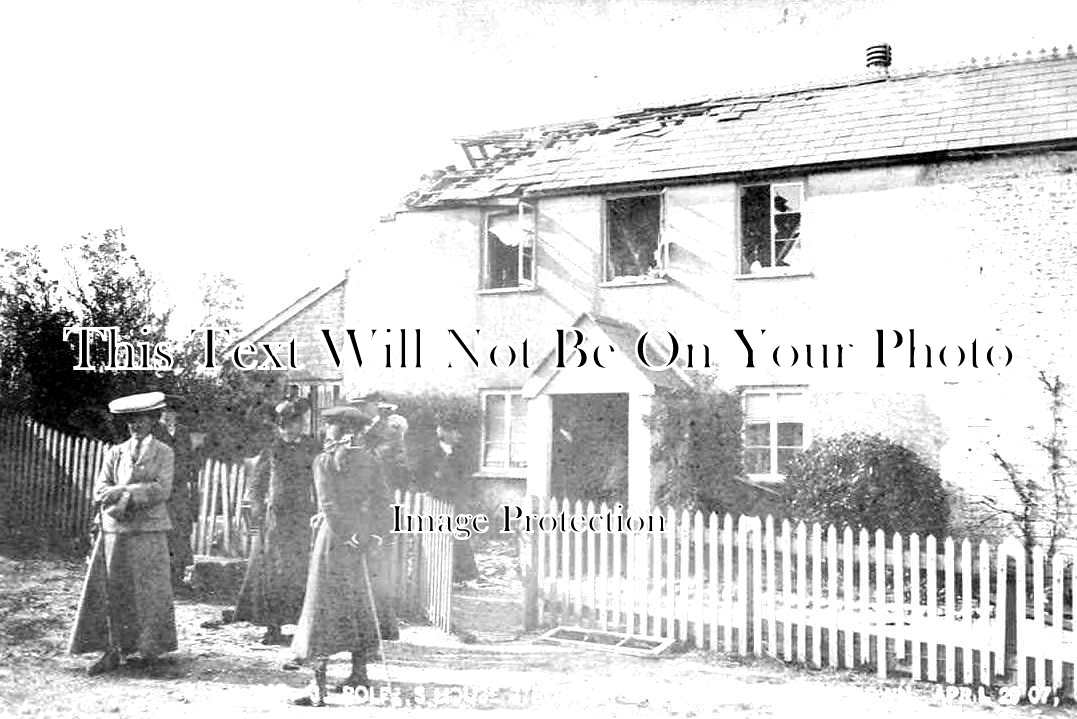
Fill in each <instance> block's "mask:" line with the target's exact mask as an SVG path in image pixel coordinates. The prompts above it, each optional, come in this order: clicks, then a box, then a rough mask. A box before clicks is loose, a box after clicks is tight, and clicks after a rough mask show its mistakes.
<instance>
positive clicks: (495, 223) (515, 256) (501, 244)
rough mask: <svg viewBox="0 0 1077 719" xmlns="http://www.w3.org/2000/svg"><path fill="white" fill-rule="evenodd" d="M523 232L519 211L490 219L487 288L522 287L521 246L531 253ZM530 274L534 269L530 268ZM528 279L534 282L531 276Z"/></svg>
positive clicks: (487, 240) (494, 215)
mask: <svg viewBox="0 0 1077 719" xmlns="http://www.w3.org/2000/svg"><path fill="white" fill-rule="evenodd" d="M525 239H527V238H526V234H525V233H524V232H521V230H520V221H519V218H518V217H517V214H516V213H515V212H503V213H498V214H490V215H487V216H486V273H485V276H486V283H485V285H484V286H485V288H486V289H497V288H500V287H516V286H517V285H519V271H520V246H521V244H523V245H524V246H525V248H526V249H525V252H528V253H530V251H531V247H530V242H525ZM525 267H526V268H527V272H528V273H530V269H531V268H530V266H528V265H526V263H525ZM526 279H530V277H527V278H526Z"/></svg>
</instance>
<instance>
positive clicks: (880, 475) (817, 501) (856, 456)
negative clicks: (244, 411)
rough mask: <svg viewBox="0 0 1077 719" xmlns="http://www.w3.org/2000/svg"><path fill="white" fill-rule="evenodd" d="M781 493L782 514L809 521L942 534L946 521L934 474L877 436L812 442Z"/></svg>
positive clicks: (908, 453)
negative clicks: (784, 508) (783, 507)
mask: <svg viewBox="0 0 1077 719" xmlns="http://www.w3.org/2000/svg"><path fill="white" fill-rule="evenodd" d="M783 494H784V498H785V506H786V512H787V513H788V514H789V515H790V516H791V517H794V518H796V519H803V520H805V521H809V522H824V523H832V524H837V525H839V526H840V525H842V524H848V525H850V526H853V527H856V526H862V527H866V528H868V529H870V530H876V529H882V530H884V531H886V532H902V533H905V532H919V533H925V534H926V533H932V534H945V533H946V530H947V525H948V520H949V507H948V502H947V495H946V492H945V490H944V489H943V486H942V480H941V479H940V478H939V475H938V473H937V472H935V471H934V470H933V469H931V468H930V467H928V466H927V465H925V464H924V463H923V462H922V461H921V460H920V458H919V457H917V456H916V454H915V453H914V452H912V451H911V450H908V449H906V448H905V447H902V446H901V445H899V444H895V443H894V442H891V441H890V440H888V439H885V438H883V437H880V436H878V435H866V434H858V433H852V434H844V435H841V436H840V437H835V438H832V439H824V440H819V441H816V442H815V443H813V444H812V446H811V447H809V448H808V449H807V450H806V451H805V452H804V453H803V454H802V455H800V456H799V457H798V458H797V459H796V460H795V462H794V464H793V466H792V467H791V468H790V470H789V471H788V472H787V473H786V478H785V485H784V487H783Z"/></svg>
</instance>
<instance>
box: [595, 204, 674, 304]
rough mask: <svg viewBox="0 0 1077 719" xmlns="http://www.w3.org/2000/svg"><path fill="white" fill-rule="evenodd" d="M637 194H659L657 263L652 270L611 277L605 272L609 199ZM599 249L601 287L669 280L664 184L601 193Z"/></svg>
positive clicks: (608, 247)
mask: <svg viewBox="0 0 1077 719" xmlns="http://www.w3.org/2000/svg"><path fill="white" fill-rule="evenodd" d="M636 197H657V198H658V238H657V250H658V266H657V267H655V269H654V272H653V274H646V275H621V276H618V277H610V276H609V275H608V272H609V270H610V269H611V268H610V262H609V258H610V213H609V203H610V202H611V201H614V200H627V199H632V198H636ZM601 221H602V228H601V229H602V252H601V256H602V257H601V262H602V268H601V270H600V272H601V275H600V285H601V286H603V287H620V286H624V285H645V284H664V283H666V282H668V274H669V260H670V257H669V255H670V253H669V242H668V239H667V236H668V233H667V230H666V190H665V188H663V189H660V190H642V191H635V192H614V193H607V194H605V195H603V196H602V212H601Z"/></svg>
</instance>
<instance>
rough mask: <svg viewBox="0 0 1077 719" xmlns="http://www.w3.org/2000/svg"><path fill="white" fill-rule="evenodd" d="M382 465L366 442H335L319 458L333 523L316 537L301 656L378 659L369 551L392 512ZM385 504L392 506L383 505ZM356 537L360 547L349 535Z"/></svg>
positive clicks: (296, 642) (298, 643) (297, 642)
mask: <svg viewBox="0 0 1077 719" xmlns="http://www.w3.org/2000/svg"><path fill="white" fill-rule="evenodd" d="M384 486H385V484H384V481H383V480H382V477H381V462H380V461H379V460H378V459H377V458H376V457H375V456H374V454H373V453H372V452H371V451H370V450H369V449H367V448H366V447H362V446H359V447H353V446H348V445H346V444H344V443H337V444H335V445H332V446H330V447H329V448H327V449H326V451H324V452H322V453H321V454H319V455H318V457H317V458H316V459H315V460H314V487H315V492H316V494H317V498H318V511H319V512H321V513H322V514H324V516H325V521H324V522H322V524H321V526H319V528H318V530H317V532H316V534H315V537H314V549H313V551H312V552H311V557H310V570H309V572H308V573H307V586H306V596H305V597H304V600H303V611H302V613H301V615H300V617H299V624H298V626H297V628H296V632H295V636H294V637H293V638H292V651H293V652H294V653H295V655H296V657H298V658H299V659H311V658H314V657H325V656H329V655H332V654H336V653H337V652H346V651H347V652H356V653H359V654H362V655H366V656H367V657H373V655H374V653H375V652H376V651H377V648H378V626H377V622H376V619H375V610H374V607H373V604H372V602H373V589H372V587H371V585H370V569H369V566H368V562H367V550H366V548H365V546H366V545H368V543H369V538H370V535H371V534H373V533H376V532H375V529H376V528H377V527H378V526H379V524H380V523H379V522H378V520H377V515H378V514H379V513H380V512H382V511H388V499H387V498H386V497H385V496H384V494H385V492H384ZM382 507H384V509H382ZM353 537H354V538H355V541H356V542H357V543H358V544H359V545H360V547H359V548H357V547H355V546H352V543H349V540H351V539H352V538H353Z"/></svg>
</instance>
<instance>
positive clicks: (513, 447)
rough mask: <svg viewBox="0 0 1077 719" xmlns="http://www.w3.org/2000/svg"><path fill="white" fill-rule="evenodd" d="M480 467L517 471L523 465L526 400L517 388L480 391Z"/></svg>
mask: <svg viewBox="0 0 1077 719" xmlns="http://www.w3.org/2000/svg"><path fill="white" fill-rule="evenodd" d="M481 395H482V470H483V471H484V472H491V473H500V474H520V473H521V470H523V469H525V468H526V467H527V402H526V401H525V400H524V398H523V395H521V394H520V392H519V391H513V390H484V391H483V392H482V393H481Z"/></svg>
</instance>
